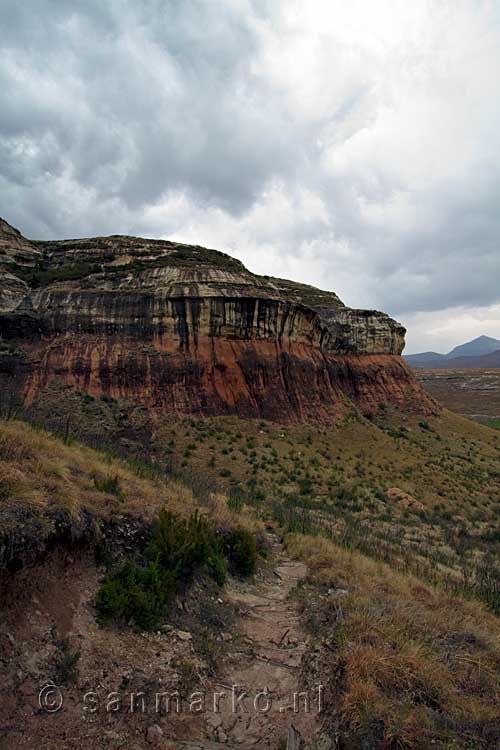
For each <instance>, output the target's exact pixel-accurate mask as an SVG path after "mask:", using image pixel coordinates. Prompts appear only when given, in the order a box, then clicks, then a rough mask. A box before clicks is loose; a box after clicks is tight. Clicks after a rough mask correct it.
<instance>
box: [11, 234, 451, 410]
mask: <svg viewBox="0 0 500 750" xmlns="http://www.w3.org/2000/svg"><path fill="white" fill-rule="evenodd" d="M0 332H1V336H2V339H3V341H4V342H12V343H13V344H14V345H15V346H19V348H20V350H22V351H23V352H24V357H21V358H20V359H19V361H18V362H15V367H14V364H13V363H14V360H15V357H14V358H13V355H12V353H10V359H9V366H10V368H11V370H13V369H15V371H16V378H17V379H18V382H19V383H20V387H21V388H22V391H23V395H24V397H25V399H26V400H27V402H30V401H31V400H32V399H33V398H34V397H36V395H37V394H38V393H39V392H40V391H41V390H42V389H44V388H45V387H46V386H47V385H48V384H50V383H51V381H53V380H55V379H58V380H62V381H64V382H66V383H68V384H71V385H74V386H75V387H77V388H79V389H81V390H83V391H88V392H89V393H91V394H92V395H100V394H102V393H106V394H109V395H111V396H113V397H120V398H127V399H132V400H135V401H138V402H140V403H143V404H145V405H146V406H148V408H150V409H151V410H152V411H154V412H156V413H161V412H166V413H169V412H170V413H176V414H188V413H191V414H200V415H202V414H210V415H216V414H228V413H229V414H230V413H232V414H239V415H241V416H246V417H262V418H267V419H275V420H279V421H283V422H288V423H290V422H297V421H300V420H305V419H307V420H317V421H319V422H324V423H328V422H331V421H333V420H335V419H337V418H338V417H341V416H342V415H344V414H345V413H347V412H348V411H349V410H352V408H353V406H356V407H357V408H359V409H360V410H361V411H362V412H363V413H365V414H370V413H373V412H374V411H376V410H377V409H378V408H379V405H380V404H381V403H391V404H394V405H397V406H399V407H402V408H408V409H413V410H417V411H421V412H423V413H424V412H428V411H431V410H434V409H435V408H436V405H435V404H434V403H433V402H432V401H431V400H430V399H429V397H427V396H426V395H425V394H424V393H423V391H422V390H421V389H420V387H419V386H418V385H417V384H416V382H415V380H414V378H413V375H412V373H411V370H410V369H409V368H408V366H407V365H406V364H405V363H404V361H403V360H402V358H401V356H400V355H401V352H402V350H403V347H404V335H405V329H404V328H403V327H402V326H401V325H400V324H399V323H397V322H396V321H395V320H393V319H392V318H390V317H389V316H388V315H386V314H384V313H382V312H378V311H375V310H354V309H351V308H349V307H346V305H344V304H343V303H342V302H341V300H340V299H339V298H338V297H337V295H336V294H334V293H333V292H325V291H321V290H319V289H315V288H314V287H311V286H308V285H305V284H300V283H296V282H292V281H286V280H283V279H276V278H271V277H267V276H257V275H255V274H253V273H251V272H250V271H248V270H247V269H246V268H245V267H244V266H243V264H242V263H241V262H240V261H238V260H236V259H234V258H231V257H230V256H228V255H226V254H224V253H221V252H218V251H217V250H210V249H207V248H203V247H200V246H192V245H185V244H180V243H175V242H169V241H164V240H148V239H143V238H139V237H126V236H118V235H116V236H111V237H95V238H91V239H76V240H61V241H54V242H40V241H30V240H27V239H25V238H24V237H23V236H22V235H21V234H20V233H19V232H18V231H17V230H16V229H14V228H13V227H11V226H10V225H9V224H7V222H5V221H3V220H1V219H0ZM5 359H6V358H5V357H4V360H5ZM5 367H6V365H5V363H4V369H5Z"/></svg>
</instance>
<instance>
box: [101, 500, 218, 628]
mask: <svg viewBox="0 0 500 750" xmlns="http://www.w3.org/2000/svg"><path fill="white" fill-rule="evenodd" d="M146 560H147V562H145V563H144V564H143V565H140V564H138V563H136V562H130V561H129V562H127V563H125V565H123V566H122V567H121V568H120V569H119V570H118V571H117V572H115V573H113V574H111V575H109V576H107V577H106V579H105V580H104V582H103V583H102V585H101V588H100V589H99V592H98V594H97V598H96V609H97V612H98V615H99V619H100V620H101V622H103V623H106V622H110V621H119V622H125V623H131V624H135V625H136V626H137V627H139V628H141V629H143V630H149V629H152V628H154V627H156V625H157V624H158V621H159V619H160V618H161V616H162V615H163V613H164V612H165V609H166V607H167V605H168V604H169V602H171V601H172V599H173V598H174V596H175V594H176V593H177V592H178V591H179V589H180V588H181V587H182V585H184V584H185V583H186V582H187V581H188V580H189V578H190V577H191V576H192V575H193V573H194V571H195V570H196V569H199V568H202V567H203V566H206V567H207V569H208V571H209V573H210V575H211V576H212V578H213V579H214V580H215V582H216V583H217V584H218V585H219V586H222V585H223V584H224V581H225V577H226V565H225V560H224V556H223V549H222V543H221V541H220V540H219V537H218V535H217V533H216V531H215V529H214V528H213V527H212V526H211V525H210V524H209V522H208V521H206V520H205V519H204V518H203V517H201V516H199V515H198V513H197V512H196V513H194V514H193V515H192V516H190V518H188V519H182V518H181V519H180V518H177V517H176V516H174V515H173V514H172V513H170V512H168V511H165V510H162V511H160V514H159V516H158V519H157V521H156V522H155V524H154V528H153V536H152V540H151V543H150V545H149V548H148V549H147V550H146Z"/></svg>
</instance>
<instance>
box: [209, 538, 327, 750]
mask: <svg viewBox="0 0 500 750" xmlns="http://www.w3.org/2000/svg"><path fill="white" fill-rule="evenodd" d="M270 541H271V544H272V553H273V561H274V567H273V570H272V573H270V575H269V576H268V577H267V578H266V579H265V580H263V581H260V582H256V583H254V584H250V585H248V584H241V585H240V584H234V586H233V587H231V588H230V589H229V591H228V595H229V597H230V599H231V600H232V601H233V603H234V604H235V605H236V606H237V608H238V610H239V612H240V617H239V622H238V623H237V628H236V629H237V631H238V632H239V634H241V635H240V637H237V638H234V639H233V641H232V643H233V645H234V649H232V650H231V652H230V654H229V658H228V660H227V662H226V665H225V670H224V676H223V677H221V678H219V679H218V681H217V683H216V685H214V690H215V691H219V692H220V693H221V697H220V700H219V701H218V709H219V710H218V711H217V712H215V711H211V712H210V713H208V714H207V738H210V741H211V742H213V743H214V744H213V745H212V747H220V748H223V747H225V748H228V747H239V748H247V747H248V748H250V747H253V748H254V750H271V749H272V750H279V748H286V747H288V748H293V750H295V748H298V747H299V744H297V740H298V736H297V734H296V732H299V733H300V735H301V736H302V737H303V738H304V742H303V743H302V744H301V746H302V747H311V748H312V747H316V746H317V745H316V744H313V737H314V735H316V733H317V731H318V730H319V724H320V720H319V719H320V717H319V715H318V708H319V703H318V701H319V693H318V690H316V689H314V690H312V691H310V692H309V693H306V692H305V691H304V692H303V691H302V688H301V685H300V664H301V659H302V656H303V655H304V652H305V650H306V647H307V643H306V635H305V633H304V632H303V631H302V630H301V627H300V624H299V616H298V612H297V608H296V606H295V604H294V602H293V600H291V599H289V596H288V595H289V593H290V591H291V589H292V588H293V587H294V586H295V585H296V584H297V582H298V581H300V580H301V579H303V578H304V577H305V575H306V572H307V571H306V567H305V566H304V565H303V564H302V563H300V562H294V561H292V560H290V559H289V558H288V557H287V555H286V553H285V551H284V549H283V546H282V544H281V543H280V542H279V541H278V539H277V538H276V537H274V536H270ZM207 747H208V745H207Z"/></svg>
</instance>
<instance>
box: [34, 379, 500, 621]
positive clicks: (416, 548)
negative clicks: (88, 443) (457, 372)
mask: <svg viewBox="0 0 500 750" xmlns="http://www.w3.org/2000/svg"><path fill="white" fill-rule="evenodd" d="M34 408H35V411H36V413H35V416H36V417H39V418H41V419H42V421H43V422H44V423H46V422H47V421H49V422H50V424H51V426H52V427H55V428H57V427H59V429H60V431H62V432H64V429H65V424H66V417H65V415H67V414H71V420H72V424H71V430H72V431H74V432H76V434H77V435H79V436H82V437H83V438H85V439H91V440H94V441H95V442H96V443H97V444H99V443H101V444H103V445H107V446H108V447H109V446H110V445H113V446H114V447H116V448H118V449H120V450H121V451H123V452H127V451H132V452H136V450H137V449H139V451H141V450H143V451H145V452H146V453H147V454H148V456H149V457H152V458H153V459H154V460H155V461H156V462H158V463H159V464H160V465H165V466H166V467H167V468H169V469H173V471H174V473H175V475H176V476H178V477H179V478H181V479H182V480H183V481H184V482H187V483H188V484H190V485H191V486H195V487H196V488H198V489H199V488H201V491H202V494H203V492H205V494H206V493H207V491H208V490H209V489H214V488H218V489H219V490H221V491H223V492H226V493H227V492H229V491H231V488H234V487H235V486H236V485H239V486H240V488H241V490H242V493H243V495H244V496H245V499H246V501H247V502H248V503H249V504H252V505H254V506H258V507H259V509H260V508H262V511H263V512H269V511H270V507H269V506H274V512H275V516H276V518H277V520H279V521H280V522H281V523H283V524H284V525H285V526H288V527H289V528H291V529H295V530H314V528H315V527H317V526H318V525H320V526H321V528H322V529H323V530H325V532H326V533H327V534H328V535H329V536H331V537H332V538H333V539H335V540H337V541H339V542H341V543H342V544H343V545H348V546H352V547H355V548H358V549H360V550H361V551H364V552H366V553H368V554H370V555H372V556H374V557H377V558H379V559H383V560H386V561H388V562H391V563H393V564H397V565H400V566H401V565H403V566H406V567H408V568H409V569H411V570H412V571H413V572H417V573H418V574H420V575H422V576H424V577H430V578H432V579H441V580H443V581H446V582H447V583H452V584H453V585H458V586H460V587H462V588H464V589H466V590H469V589H470V590H471V593H475V594H479V596H480V597H481V598H483V599H484V598H490V599H491V603H492V604H493V605H494V606H498V607H499V608H500V592H498V601H497V586H496V584H495V583H494V581H493V580H492V574H494V573H495V571H496V570H497V569H500V560H499V542H500V483H499V481H498V479H499V477H500V434H499V432H498V431H496V430H491V429H490V428H488V427H484V426H482V425H479V424H476V423H473V422H471V421H469V420H467V419H464V418H461V417H459V416H457V415H455V414H453V413H451V412H446V411H445V412H444V413H443V415H442V416H441V417H439V418H432V419H429V420H428V421H422V420H421V419H419V418H418V417H414V416H411V415H405V414H401V413H400V412H397V411H392V410H390V409H387V408H381V409H380V411H379V414H378V416H377V418H376V419H375V420H374V421H373V422H370V421H368V420H366V419H363V418H362V417H359V416H358V417H356V416H353V417H351V418H349V419H348V420H346V421H344V422H343V423H339V424H338V425H337V426H336V427H332V428H328V429H327V428H318V427H317V426H312V425H301V426H297V427H289V428H284V427H282V426H280V425H276V424H272V423H265V422H258V421H255V420H253V421H252V420H242V419H238V418H236V417H219V418H213V419H179V420H175V419H171V420H169V421H165V420H161V421H160V420H159V421H158V422H157V423H152V422H151V421H150V420H149V419H148V418H147V415H146V414H145V413H144V412H143V411H141V410H140V409H138V408H137V407H134V406H133V405H130V404H126V403H124V402H118V401H113V400H109V399H105V400H103V399H92V398H91V397H89V396H87V395H84V394H78V393H77V392H75V391H74V390H72V389H68V388H64V387H62V388H61V389H59V390H58V389H56V388H54V390H53V391H51V392H50V391H48V392H47V393H45V394H44V395H43V398H42V399H40V401H39V403H38V404H36V405H35V407H34ZM393 487H396V488H399V489H401V490H403V491H405V492H407V493H409V494H410V495H411V496H412V497H413V498H415V500H416V501H417V504H414V507H413V508H405V507H404V503H402V502H398V501H397V500H394V499H390V498H388V496H387V494H386V491H387V490H388V489H389V488H393ZM418 509H420V510H418ZM499 577H500V574H499Z"/></svg>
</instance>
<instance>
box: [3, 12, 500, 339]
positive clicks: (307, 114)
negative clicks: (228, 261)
mask: <svg viewBox="0 0 500 750" xmlns="http://www.w3.org/2000/svg"><path fill="white" fill-rule="evenodd" d="M0 28H1V30H2V33H1V35H0V215H1V216H3V218H5V219H6V220H7V221H9V222H10V223H11V224H13V225H14V226H16V227H18V228H19V229H20V230H21V231H22V232H23V234H25V235H26V236H28V237H31V238H36V239H49V238H52V239H55V238H63V237H79V236H92V235H99V234H135V235H141V236H146V237H164V238H168V239H173V240H180V241H183V242H192V243H195V244H200V245H205V246H207V247H216V248H218V249H220V250H224V251H225V252H228V253H230V254H231V255H233V256H235V257H238V258H240V259H241V260H242V261H243V262H244V263H245V265H246V266H247V267H248V268H249V269H250V270H252V271H254V272H256V273H266V274H270V275H277V276H282V277H286V278H292V279H296V280H298V281H301V282H305V283H310V284H314V285H316V286H319V287H321V288H324V289H331V290H333V291H335V292H336V293H337V294H338V295H339V296H340V297H341V298H342V299H343V301H344V302H345V303H346V304H348V305H349V306H352V307H363V308H375V309H380V310H384V311H385V312H387V313H389V314H390V315H392V316H393V317H395V318H397V319H398V320H399V321H401V322H402V323H403V324H404V325H405V326H406V327H407V328H408V335H407V349H406V352H407V353H410V352H415V351H423V350H435V351H443V352H445V351H448V350H449V349H451V348H452V347H453V346H455V345H456V344H459V343H462V342H463V341H466V340H468V339H470V338H473V337H475V336H478V335H480V334H487V335H490V336H496V337H497V338H500V98H499V96H498V80H499V76H500V3H499V2H498V0H495V1H488V0H484V1H483V0H450V1H448V0H417V1H416V2H408V0H349V2H348V3H347V2H345V0H328V2H326V1H325V0H301V1H300V2H299V1H295V0H203V1H202V0H107V2H105V3H103V2H102V0H85V1H83V0H73V2H65V1H64V0H23V2H22V3H20V2H19V0H15V1H14V0H2V2H1V4H0Z"/></svg>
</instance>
